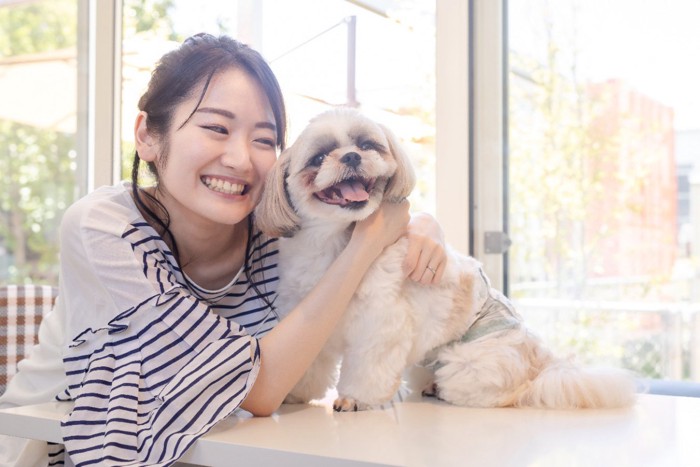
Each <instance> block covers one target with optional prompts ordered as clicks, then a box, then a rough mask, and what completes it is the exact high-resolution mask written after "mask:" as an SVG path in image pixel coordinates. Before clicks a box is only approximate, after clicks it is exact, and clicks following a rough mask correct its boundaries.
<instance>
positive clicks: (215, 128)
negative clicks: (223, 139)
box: [202, 125, 228, 135]
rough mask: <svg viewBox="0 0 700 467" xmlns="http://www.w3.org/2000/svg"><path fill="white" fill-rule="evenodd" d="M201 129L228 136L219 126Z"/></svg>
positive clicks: (207, 126) (206, 126)
mask: <svg viewBox="0 0 700 467" xmlns="http://www.w3.org/2000/svg"><path fill="white" fill-rule="evenodd" d="M202 128H204V129H207V130H210V131H213V132H215V133H219V134H221V135H227V134H228V130H227V129H226V128H224V127H222V126H219V125H204V126H203V127H202Z"/></svg>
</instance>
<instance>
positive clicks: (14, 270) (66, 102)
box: [0, 0, 82, 285]
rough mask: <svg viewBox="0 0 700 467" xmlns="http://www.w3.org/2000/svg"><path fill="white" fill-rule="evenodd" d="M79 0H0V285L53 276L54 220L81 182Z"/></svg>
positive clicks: (52, 280)
mask: <svg viewBox="0 0 700 467" xmlns="http://www.w3.org/2000/svg"><path fill="white" fill-rule="evenodd" d="M77 3H78V2H77V0H50V1H49V0H45V1H32V2H5V4H1V3H0V103H2V104H0V284H8V283H15V284H17V283H30V282H34V283H42V284H51V285H56V284H57V283H58V268H57V263H58V226H59V223H60V220H61V217H62V214H63V211H64V210H65V209H66V207H67V206H68V205H70V204H71V203H72V202H73V201H74V200H75V199H76V197H77V196H78V195H79V188H78V187H79V186H81V185H82V183H79V181H78V180H77V179H76V173H77V156H76V107H77V97H76V96H77V65H76V62H77V60H76V56H77V53H76V51H77V47H76V44H77V18H78V6H77Z"/></svg>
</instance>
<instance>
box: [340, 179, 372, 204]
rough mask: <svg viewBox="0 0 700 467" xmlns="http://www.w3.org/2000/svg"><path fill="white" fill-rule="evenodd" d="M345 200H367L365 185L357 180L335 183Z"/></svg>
mask: <svg viewBox="0 0 700 467" xmlns="http://www.w3.org/2000/svg"><path fill="white" fill-rule="evenodd" d="M336 188H338V189H339V190H340V194H341V195H343V198H345V200H346V201H367V200H368V199H369V193H367V191H366V190H365V186H364V185H363V184H362V183H360V182H358V181H346V182H340V183H338V184H337V185H336Z"/></svg>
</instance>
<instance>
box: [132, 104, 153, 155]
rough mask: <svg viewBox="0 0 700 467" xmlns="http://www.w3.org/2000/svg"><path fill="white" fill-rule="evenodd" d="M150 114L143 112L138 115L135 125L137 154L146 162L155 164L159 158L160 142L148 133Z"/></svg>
mask: <svg viewBox="0 0 700 467" xmlns="http://www.w3.org/2000/svg"><path fill="white" fill-rule="evenodd" d="M147 120H148V114H147V113H146V112H144V111H141V112H139V113H138V115H136V122H135V123H134V141H135V143H136V152H137V153H138V155H139V157H140V158H141V160H142V161H144V162H155V160H156V159H157V157H158V141H157V139H156V138H155V137H154V136H153V135H152V134H151V133H150V132H149V131H148V126H147V124H146V121H147Z"/></svg>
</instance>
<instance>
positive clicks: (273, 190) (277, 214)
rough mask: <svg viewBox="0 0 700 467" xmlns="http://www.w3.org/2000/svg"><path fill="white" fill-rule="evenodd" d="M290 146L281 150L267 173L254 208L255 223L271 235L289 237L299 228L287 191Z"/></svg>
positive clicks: (297, 218) (297, 217)
mask: <svg viewBox="0 0 700 467" xmlns="http://www.w3.org/2000/svg"><path fill="white" fill-rule="evenodd" d="M291 149H292V148H291V147H290V148H288V149H287V150H286V151H283V152H282V154H281V155H280V157H279V159H277V162H275V165H274V166H273V167H272V170H270V172H269V173H268V174H267V180H266V181H265V189H264V190H263V195H262V199H260V203H258V206H257V207H256V208H255V223H256V224H257V226H258V227H259V228H260V230H262V231H263V232H265V234H267V235H269V236H271V237H291V236H292V235H294V233H295V232H296V231H297V230H299V223H300V221H301V220H300V219H299V216H298V215H297V213H296V212H295V211H294V208H293V207H292V204H291V202H290V200H289V195H288V193H287V187H286V179H287V173H288V171H289V161H290V155H289V151H291Z"/></svg>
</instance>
